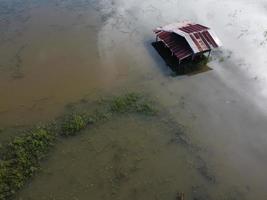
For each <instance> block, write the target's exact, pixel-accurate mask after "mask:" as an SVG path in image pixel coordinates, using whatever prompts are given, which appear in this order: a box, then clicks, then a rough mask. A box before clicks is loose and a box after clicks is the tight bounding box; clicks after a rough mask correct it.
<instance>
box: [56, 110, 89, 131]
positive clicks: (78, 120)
mask: <svg viewBox="0 0 267 200" xmlns="http://www.w3.org/2000/svg"><path fill="white" fill-rule="evenodd" d="M88 123H89V119H87V117H86V116H85V115H81V114H76V113H74V114H70V115H67V116H66V117H65V119H64V120H63V122H62V125H61V130H62V131H61V135H65V136H70V135H76V134H77V132H79V131H80V130H82V129H84V128H85V127H86V125H87V124H88Z"/></svg>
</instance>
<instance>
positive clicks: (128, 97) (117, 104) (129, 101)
mask: <svg viewBox="0 0 267 200" xmlns="http://www.w3.org/2000/svg"><path fill="white" fill-rule="evenodd" d="M110 110H111V111H112V112H115V113H116V112H117V113H126V112H138V113H143V114H155V113H156V110H155V108H153V107H152V103H151V102H149V101H147V100H146V99H145V98H143V97H142V95H139V94H136V93H126V94H125V95H123V96H119V97H115V98H114V99H112V100H111V102H110Z"/></svg>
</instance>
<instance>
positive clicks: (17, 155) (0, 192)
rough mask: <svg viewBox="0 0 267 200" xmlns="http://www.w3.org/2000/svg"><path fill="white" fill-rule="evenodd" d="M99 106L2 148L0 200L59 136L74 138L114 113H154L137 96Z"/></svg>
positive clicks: (148, 103)
mask: <svg viewBox="0 0 267 200" xmlns="http://www.w3.org/2000/svg"><path fill="white" fill-rule="evenodd" d="M100 107H101V108H100V109H98V110H95V111H94V112H91V113H90V112H88V113H86V112H84V113H82V114H81V113H71V114H67V115H66V116H63V117H62V118H61V119H60V120H56V122H55V123H53V124H52V125H51V124H50V125H46V126H42V127H36V128H33V129H31V130H29V131H28V132H27V133H25V134H23V135H22V136H19V137H15V138H14V139H13V140H12V141H11V142H9V143H8V144H6V145H4V146H3V147H2V148H1V149H0V200H6V199H10V198H11V197H12V196H13V195H14V194H15V193H16V192H17V191H18V190H19V189H21V188H22V187H23V186H24V185H25V183H26V182H27V181H28V180H29V179H30V178H31V177H32V176H33V175H34V174H35V172H37V171H38V170H39V169H40V164H41V161H42V160H43V159H44V158H45V157H46V155H47V153H48V152H49V150H50V149H51V147H52V146H53V145H54V144H55V142H56V139H61V138H62V137H60V136H74V135H77V134H78V133H79V132H80V131H81V130H82V129H85V128H86V127H87V126H88V125H90V124H94V123H96V122H100V121H103V120H107V119H110V116H112V115H114V114H116V113H117V114H118V113H140V114H145V115H153V114H155V113H156V110H155V109H154V107H153V104H152V102H151V101H148V100H146V99H145V98H144V96H142V95H139V94H136V93H126V94H125V95H122V96H118V97H115V98H112V99H111V100H107V101H103V102H102V103H100Z"/></svg>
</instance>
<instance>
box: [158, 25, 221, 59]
mask: <svg viewBox="0 0 267 200" xmlns="http://www.w3.org/2000/svg"><path fill="white" fill-rule="evenodd" d="M154 33H155V34H156V41H160V42H163V43H164V45H165V46H166V47H167V48H168V49H169V50H170V53H171V54H172V56H175V57H176V58H177V59H178V62H179V64H180V63H181V62H182V61H183V60H185V59H191V60H194V59H195V58H196V57H199V56H202V55H203V54H205V53H208V54H209V55H210V52H211V50H212V49H215V48H218V47H220V46H222V44H221V41H220V40H219V38H218V37H217V36H216V34H215V33H214V32H213V31H212V30H211V29H210V28H208V27H206V26H203V25H200V24H195V23H192V22H189V21H185V22H179V23H173V24H169V25H166V26H162V27H158V28H156V29H155V30H154Z"/></svg>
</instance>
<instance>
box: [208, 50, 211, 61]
mask: <svg viewBox="0 0 267 200" xmlns="http://www.w3.org/2000/svg"><path fill="white" fill-rule="evenodd" d="M210 53H211V50H210V51H209V55H208V59H209V58H210Z"/></svg>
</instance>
